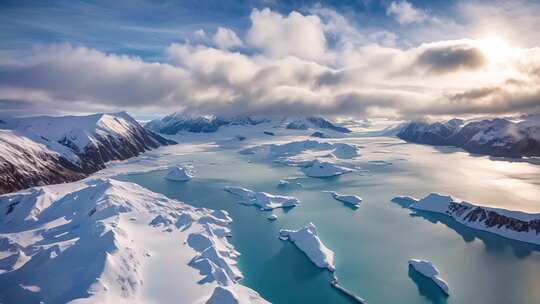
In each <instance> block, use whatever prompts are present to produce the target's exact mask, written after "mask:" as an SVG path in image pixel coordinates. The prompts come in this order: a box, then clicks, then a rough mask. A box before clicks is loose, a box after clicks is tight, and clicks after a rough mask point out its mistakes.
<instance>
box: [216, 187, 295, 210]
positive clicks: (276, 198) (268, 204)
mask: <svg viewBox="0 0 540 304" xmlns="http://www.w3.org/2000/svg"><path fill="white" fill-rule="evenodd" d="M223 190H225V191H227V192H229V193H232V194H234V195H236V196H237V197H238V198H239V199H240V203H242V204H245V205H256V206H258V207H259V208H261V210H272V209H275V208H286V207H294V206H296V205H298V204H299V203H300V201H299V200H298V199H297V198H295V197H292V196H283V195H273V194H270V193H266V192H255V191H251V190H249V189H246V188H242V187H231V186H229V187H225V188H224V189H223Z"/></svg>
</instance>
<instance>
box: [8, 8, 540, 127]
mask: <svg viewBox="0 0 540 304" xmlns="http://www.w3.org/2000/svg"><path fill="white" fill-rule="evenodd" d="M257 14H262V15H264V16H262V17H261V16H258V15H257ZM296 14H297V15H295V14H293V13H291V14H290V15H288V16H283V15H280V14H278V13H275V12H272V11H270V10H263V11H254V12H253V14H252V18H253V19H254V20H256V21H255V22H254V24H253V27H252V29H251V30H253V32H252V33H251V34H253V33H255V32H258V31H259V30H257V27H260V26H262V24H258V25H257V22H259V21H261V20H262V21H264V22H263V23H264V24H266V25H269V24H270V25H272V26H275V27H274V28H273V29H272V30H271V31H270V32H272V31H273V32H274V34H275V32H276V31H277V32H279V31H285V28H282V27H283V26H284V24H288V25H290V24H289V23H291V22H292V24H296V23H299V24H301V25H302V26H306V24H305V23H308V25H307V26H306V28H309V30H299V32H303V31H306V33H311V32H312V31H314V32H317V33H318V34H317V35H319V34H320V35H322V39H315V40H316V41H319V42H320V44H319V47H320V48H319V50H318V51H317V52H315V53H310V52H311V51H312V50H309V51H308V50H304V49H303V48H301V47H300V46H298V45H296V44H295V43H298V41H295V40H291V39H293V38H292V37H296V35H298V34H295V35H292V36H287V37H285V38H283V39H285V40H287V39H289V40H291V41H292V42H294V43H293V45H285V46H283V45H284V41H285V40H283V39H282V40H280V41H278V42H276V44H277V46H274V45H273V44H268V45H266V44H265V45H264V46H263V45H260V46H259V47H260V48H261V52H260V53H257V52H250V53H242V52H241V50H237V51H231V50H230V49H226V48H223V49H220V48H217V47H211V46H208V43H204V42H200V43H193V42H192V43H189V42H188V43H176V44H172V45H170V46H169V47H168V48H167V50H166V53H167V55H168V56H169V57H168V59H169V60H168V62H167V63H155V62H146V61H144V60H141V59H140V58H137V57H130V56H124V55H115V54H106V53H103V52H100V51H96V50H92V49H88V48H84V47H72V46H69V45H57V46H53V47H46V48H36V49H35V50H33V53H32V54H31V55H29V56H28V57H13V58H10V60H2V61H0V110H3V108H4V107H8V106H13V105H14V104H16V105H18V107H19V108H21V107H26V108H28V109H30V108H33V109H37V108H43V109H48V108H56V109H62V110H65V111H71V112H77V111H83V112H88V111H116V110H130V111H133V112H155V113H164V112H165V113H166V112H171V111H175V110H185V111H190V112H194V113H201V114H277V115H295V114H297V115H306V114H327V115H347V116H351V115H357V116H367V115H385V116H390V115H398V116H405V117H415V116H420V115H456V114H459V115H472V114H490V113H492V114H493V113H511V112H516V111H538V110H539V109H538V101H539V100H540V82H539V81H538V80H539V79H540V49H538V48H536V49H535V48H531V49H518V50H517V51H516V52H515V53H514V52H512V54H511V56H510V57H509V58H507V59H505V60H507V62H506V65H507V67H506V68H505V70H504V72H503V73H494V71H493V70H492V69H494V68H498V67H497V66H494V65H492V64H489V63H487V62H486V60H489V58H485V57H484V56H483V53H482V52H483V51H484V50H483V49H482V48H479V47H478V46H479V42H478V41H475V40H472V39H461V40H450V41H438V42H431V43H425V44H421V45H418V46H416V47H412V48H408V49H400V48H397V47H395V46H391V45H387V46H383V45H381V44H379V43H376V42H373V40H371V39H373V38H372V37H370V35H366V34H365V33H362V32H360V31H356V30H355V29H354V27H353V26H352V25H351V24H350V23H349V22H348V21H347V19H346V18H344V17H343V16H340V15H339V14H337V13H335V12H332V11H326V13H325V14H323V12H322V11H318V12H316V11H313V12H312V13H311V14H312V15H305V16H304V15H300V14H298V13H296ZM291 18H292V19H291ZM268 20H270V21H268ZM306 20H308V21H306ZM315 25H316V26H315ZM276 28H277V29H276ZM251 30H250V31H251ZM274 34H270V35H268V37H270V38H271V39H277V38H276V37H274V36H273V35H274ZM312 34H313V33H312ZM317 35H315V36H317ZM324 35H333V38H334V39H335V40H336V41H337V42H338V43H337V45H336V46H335V47H331V48H330V47H327V46H326V42H325V41H326V40H325V37H324ZM377 39H378V38H377ZM311 40H313V38H310V39H308V40H307V41H311ZM250 43H253V42H250ZM274 47H278V48H284V49H278V50H274V49H273V48H274ZM506 69H507V70H508V71H506ZM426 76H429V77H426ZM493 88H496V89H493Z"/></svg>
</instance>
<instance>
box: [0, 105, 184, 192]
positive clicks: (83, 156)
mask: <svg viewBox="0 0 540 304" xmlns="http://www.w3.org/2000/svg"><path fill="white" fill-rule="evenodd" d="M1 127H2V128H4V129H0V152H2V153H0V182H1V185H0V193H6V192H11V191H16V190H19V189H24V188H28V187H32V186H38V185H47V184H54V183H62V182H70V181H74V180H78V179H81V178H84V177H86V176H87V175H88V174H91V173H93V172H96V171H98V170H100V169H103V168H105V163H106V162H108V161H112V160H124V159H127V158H130V157H133V156H137V155H139V154H140V153H142V152H144V151H147V150H150V149H154V148H157V147H159V146H161V145H168V144H174V143H175V142H173V141H170V140H167V139H165V138H163V137H161V136H159V135H157V134H155V133H153V132H151V131H148V130H146V129H144V128H143V127H142V126H141V125H140V124H139V123H137V121H135V120H134V119H133V118H131V117H130V116H129V115H128V114H127V113H115V114H96V115H90V116H78V117H77V116H64V117H33V118H20V119H12V120H7V121H6V122H4V123H3V124H2V126H1Z"/></svg>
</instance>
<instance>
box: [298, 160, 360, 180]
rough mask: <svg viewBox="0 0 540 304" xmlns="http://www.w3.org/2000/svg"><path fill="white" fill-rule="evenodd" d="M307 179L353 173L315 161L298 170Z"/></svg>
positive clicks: (328, 163)
mask: <svg viewBox="0 0 540 304" xmlns="http://www.w3.org/2000/svg"><path fill="white" fill-rule="evenodd" d="M300 170H301V171H302V172H303V173H304V174H305V175H306V176H309V177H332V176H338V175H342V174H345V173H349V172H352V171H354V170H353V169H350V168H345V167H342V166H339V165H336V164H333V163H330V162H326V161H321V160H319V159H315V160H313V161H311V162H309V163H307V164H305V165H304V166H302V167H301V168H300Z"/></svg>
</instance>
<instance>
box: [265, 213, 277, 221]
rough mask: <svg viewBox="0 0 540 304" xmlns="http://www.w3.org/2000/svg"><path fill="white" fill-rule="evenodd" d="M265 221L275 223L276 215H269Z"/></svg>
mask: <svg viewBox="0 0 540 304" xmlns="http://www.w3.org/2000/svg"><path fill="white" fill-rule="evenodd" d="M267 219H268V220H269V221H275V220H277V215H275V214H270V215H269V216H268V217H267Z"/></svg>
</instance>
